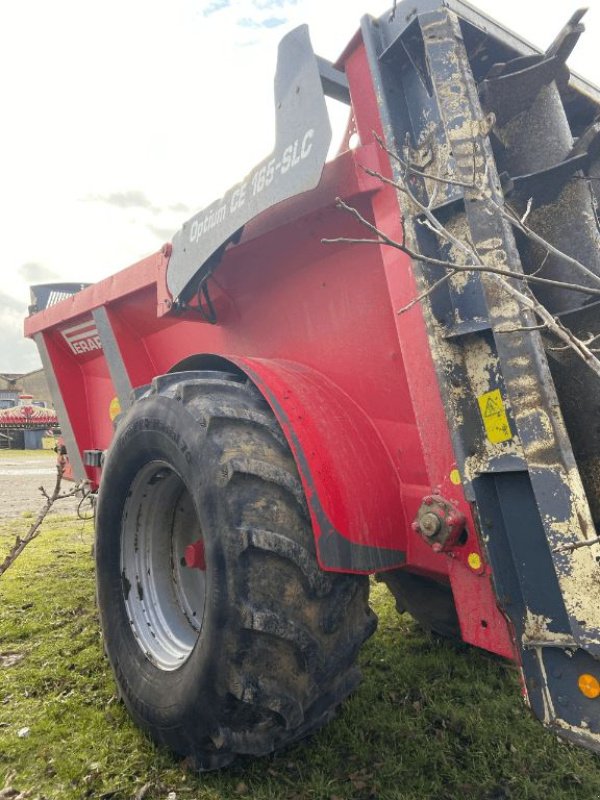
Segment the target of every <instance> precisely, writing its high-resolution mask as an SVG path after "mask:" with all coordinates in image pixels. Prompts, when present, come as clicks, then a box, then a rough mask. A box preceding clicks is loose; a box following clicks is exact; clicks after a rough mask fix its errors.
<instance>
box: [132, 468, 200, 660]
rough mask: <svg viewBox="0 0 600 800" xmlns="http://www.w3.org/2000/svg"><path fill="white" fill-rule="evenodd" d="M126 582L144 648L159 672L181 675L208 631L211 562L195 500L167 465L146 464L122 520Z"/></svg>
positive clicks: (134, 625)
mask: <svg viewBox="0 0 600 800" xmlns="http://www.w3.org/2000/svg"><path fill="white" fill-rule="evenodd" d="M121 578H122V588H123V597H124V601H125V607H126V610H127V615H128V618H129V624H130V625H131V628H132V631H133V634H134V636H135V638H136V640H137V642H138V644H139V646H140V647H141V649H142V650H143V651H144V653H145V655H146V657H147V658H148V659H149V660H150V661H151V662H152V663H153V664H154V665H155V666H157V667H158V668H159V669H163V670H166V671H172V670H175V669H178V668H179V667H180V666H182V665H183V664H184V663H185V662H186V661H187V659H188V658H189V657H190V655H191V653H192V651H193V649H194V646H195V644H196V641H197V640H198V636H199V634H200V631H201V629H202V621H203V617H204V602H205V592H206V561H205V554H204V540H203V538H202V531H201V529H200V523H199V521H198V516H197V513H196V509H195V506H194V502H193V500H192V497H191V494H190V493H189V491H188V489H187V487H186V485H185V483H184V482H183V480H182V478H181V477H180V476H179V475H178V474H177V473H176V472H175V471H174V470H173V469H172V468H171V467H170V466H169V465H168V464H166V463H165V462H162V461H152V462H150V463H148V464H146V465H145V466H144V467H143V468H142V469H141V470H140V471H139V472H138V474H137V476H136V478H135V480H134V481H133V483H132V485H131V489H130V493H129V497H128V500H127V503H126V505H125V509H124V513H123V523H122V538H121Z"/></svg>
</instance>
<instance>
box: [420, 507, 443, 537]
mask: <svg viewBox="0 0 600 800" xmlns="http://www.w3.org/2000/svg"><path fill="white" fill-rule="evenodd" d="M419 524H420V526H421V530H422V531H423V533H424V534H425V536H428V537H431V536H435V535H436V534H437V533H439V532H440V530H441V528H442V521H441V519H440V518H439V517H438V515H437V514H434V512H433V511H428V512H427V513H426V514H423V516H422V517H421V519H420V520H419Z"/></svg>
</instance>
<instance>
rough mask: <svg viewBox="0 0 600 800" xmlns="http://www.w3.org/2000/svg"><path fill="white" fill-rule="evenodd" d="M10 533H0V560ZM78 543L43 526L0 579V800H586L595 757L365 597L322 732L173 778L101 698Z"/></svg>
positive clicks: (113, 701)
mask: <svg viewBox="0 0 600 800" xmlns="http://www.w3.org/2000/svg"><path fill="white" fill-rule="evenodd" d="M24 525H26V520H25V519H23V518H21V519H16V520H12V521H4V522H3V523H0V554H2V553H3V552H4V551H5V549H6V548H7V546H8V544H9V541H10V539H11V537H13V536H14V535H15V533H17V532H19V531H20V530H22V526H24ZM91 543H92V528H91V524H90V523H83V522H81V521H79V520H76V519H73V518H72V517H54V518H52V519H51V521H50V522H48V524H47V527H46V529H45V532H44V533H43V534H42V536H41V537H40V538H39V539H38V540H37V541H36V542H34V543H33V544H32V545H31V547H30V548H29V549H28V550H27V551H26V552H25V553H24V554H23V555H22V556H21V558H20V559H19V561H18V562H17V563H16V564H15V566H14V567H13V568H12V569H11V570H9V572H8V573H7V574H6V575H5V576H4V578H2V580H1V581H0V797H1V796H2V787H3V786H5V785H7V781H8V782H9V783H10V785H12V786H14V787H15V788H17V789H20V790H21V791H23V790H30V791H31V792H32V794H31V798H36V797H37V798H47V800H54V798H56V799H57V800H81V799H82V798H102V800H109V799H110V798H114V800H120V799H121V798H131V799H132V800H133V798H135V797H136V794H137V796H138V797H139V798H141V797H144V798H146V800H154V799H156V800H158V799H159V798H160V799H161V800H167V798H170V800H173V798H174V797H176V798H177V800H182V799H183V800H187V799H189V800H194V799H195V800H200V799H202V800H229V799H230V798H231V800H234V799H235V798H240V797H249V798H258V799H259V800H263V799H264V800H267V799H270V800H273V799H274V798H289V799H290V800H300V799H301V798H310V799H311V800H312V799H314V800H317V799H319V800H320V799H322V800H342V799H344V800H345V799H346V798H351V799H352V800H376V799H377V798H380V799H381V800H383V799H386V800H387V798H390V800H391V799H392V798H398V799H400V798H404V799H405V800H409V799H410V800H424V798H435V799H436V800H450V799H451V798H452V799H454V798H461V800H462V799H470V798H476V799H477V800H507V799H508V798H511V799H512V800H526V799H527V798H545V799H546V800H548V799H552V800H554V798H556V800H560V799H561V798H577V800H587V798H599V797H600V758H598V757H595V756H593V755H591V754H590V753H588V752H585V751H582V750H578V749H575V748H572V747H570V746H568V745H565V744H562V743H559V742H558V741H557V740H556V739H555V738H554V737H552V736H551V735H550V734H548V733H546V732H544V731H543V730H542V728H541V726H540V725H539V724H538V723H536V722H535V721H534V720H533V719H532V718H531V717H530V715H529V713H528V712H527V710H526V709H525V708H524V706H523V704H522V702H521V700H520V697H519V689H518V684H517V675H516V672H515V671H514V669H513V668H512V667H510V666H509V665H507V664H506V663H505V662H503V661H500V660H498V659H495V658H493V657H491V656H488V655H486V654H485V653H480V652H478V651H476V650H474V649H470V648H467V647H460V646H456V645H452V644H449V643H447V642H443V641H440V640H437V639H434V638H432V637H430V636H428V635H426V634H424V633H422V632H421V631H420V630H419V629H418V628H417V627H416V626H415V625H414V624H413V623H412V622H411V620H410V619H409V618H408V617H406V616H398V615H397V614H396V612H395V610H394V608H393V603H392V601H391V600H390V598H389V596H388V594H387V591H386V590H385V589H384V588H383V587H382V586H380V585H375V586H374V587H373V596H372V599H373V606H374V608H375V609H376V611H377V613H378V615H379V619H380V624H379V630H378V632H377V634H376V635H375V636H374V637H373V639H372V640H371V641H370V642H369V643H368V644H367V646H366V647H365V648H364V651H363V653H362V659H361V661H362V666H363V672H364V682H363V684H362V686H361V688H360V690H359V691H358V692H357V693H356V694H355V695H354V696H353V697H352V698H351V699H350V701H349V702H347V703H346V704H345V705H344V707H343V708H342V710H341V712H340V714H339V716H338V718H337V720H336V721H335V722H334V723H333V724H331V725H329V726H328V727H327V728H325V729H324V730H322V731H321V732H320V733H319V734H317V735H316V736H314V737H313V738H311V739H309V740H307V741H306V742H305V743H303V744H302V745H299V746H296V747H294V748H293V749H290V750H288V751H287V752H285V753H283V754H280V755H278V756H277V757H275V758H269V759H259V760H256V761H254V762H253V761H247V762H244V763H240V764H239V765H238V766H236V767H235V768H233V769H229V770H226V771H223V772H222V773H210V774H204V775H196V774H193V773H191V772H189V771H186V770H185V769H184V768H183V767H182V766H181V765H180V764H179V763H178V762H177V761H176V760H175V759H174V758H172V757H171V756H170V755H169V754H168V753H165V752H163V751H160V750H158V749H156V748H155V747H154V746H153V745H152V743H151V742H149V741H148V740H147V739H146V738H145V737H144V736H143V734H141V733H140V732H139V731H138V730H137V729H136V728H135V727H134V726H133V725H132V724H131V722H130V721H129V718H128V716H127V713H126V712H125V709H124V708H123V706H122V705H121V704H120V703H119V701H118V700H117V698H116V697H115V693H114V686H113V682H112V678H111V675H110V672H109V669H108V666H107V663H106V661H105V659H104V656H103V653H102V642H101V637H100V632H99V629H98V619H97V614H96V609H95V606H94V567H93V561H92V558H91V557H90V549H91ZM23 728H28V729H29V730H28V732H27V735H25V736H19V731H21V733H22V732H23V731H22V729H23ZM170 793H171V794H170ZM172 793H175V794H174V795H173V794H172Z"/></svg>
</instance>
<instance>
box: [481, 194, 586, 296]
mask: <svg viewBox="0 0 600 800" xmlns="http://www.w3.org/2000/svg"><path fill="white" fill-rule="evenodd" d="M492 203H493V204H494V206H495V207H496V209H497V210H498V211H499V212H500V214H501V215H502V216H503V217H504V219H505V220H507V221H508V222H510V224H511V225H514V227H515V228H518V229H519V230H520V231H521V233H523V234H525V236H527V238H528V239H531V241H532V242H535V243H536V244H539V245H540V247H543V248H545V249H546V251H547V252H548V253H550V254H551V255H553V256H555V257H556V258H558V259H560V260H561V261H564V262H565V263H566V264H570V265H571V266H572V267H574V268H575V269H576V270H578V271H579V272H582V273H583V274H584V275H586V276H587V277H588V278H591V279H592V280H593V281H594V283H596V284H600V278H599V277H598V275H596V274H595V273H594V272H592V270H591V269H589V267H586V266H585V264H582V263H581V261H578V260H577V259H576V258H573V256H570V255H568V254H567V253H564V252H563V251H562V250H559V249H558V247H554V245H553V244H550V242H549V241H548V240H547V239H544V237H543V236H540V235H539V233H536V232H535V231H534V230H533V229H532V228H530V227H528V226H527V225H525V223H524V221H523V220H521V219H519V216H518V215H517V214H516V212H515V211H514V209H512V208H510V206H508V205H507V206H502V205H500V203H498V202H497V201H495V200H492ZM507 209H510V210H509V211H507ZM588 291H589V292H590V293H593V291H592V290H591V289H588Z"/></svg>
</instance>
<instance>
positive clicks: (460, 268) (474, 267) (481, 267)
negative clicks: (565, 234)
mask: <svg viewBox="0 0 600 800" xmlns="http://www.w3.org/2000/svg"><path fill="white" fill-rule="evenodd" d="M417 203H418V205H419V206H420V208H421V209H422V210H423V212H424V213H426V215H427V218H428V219H429V221H430V222H431V218H433V220H434V222H432V225H433V226H434V228H435V232H436V233H439V234H440V235H441V236H442V237H443V238H445V239H446V240H447V241H449V242H451V243H452V244H454V245H456V246H457V247H459V248H460V249H461V250H463V251H466V253H467V254H468V255H469V256H470V257H473V255H474V252H473V250H472V249H471V248H470V247H468V246H467V245H465V244H464V242H461V241H460V239H457V238H456V237H454V236H452V234H451V233H450V232H449V231H448V230H447V229H446V228H444V226H443V225H440V224H439V223H438V222H437V220H435V217H434V216H433V214H431V218H430V217H429V214H428V213H427V212H428V209H427V206H424V205H423V204H422V203H420V202H419V201H417ZM336 204H337V206H338V208H341V209H343V210H344V211H348V212H349V213H350V214H352V215H353V216H354V217H356V219H357V220H358V221H359V222H360V223H361V224H362V225H364V226H365V227H367V228H368V229H369V230H370V231H371V232H372V233H374V234H375V235H376V236H377V237H378V238H377V239H359V238H352V237H348V236H338V237H335V238H333V239H321V242H322V244H340V243H342V244H384V245H387V246H388V247H395V248H396V249H397V250H401V251H402V252H403V253H405V254H406V255H407V256H410V258H414V259H415V260H417V261H421V262H423V263H424V264H429V265H431V266H433V267H442V268H443V269H453V270H456V271H457V272H489V273H492V274H494V275H499V276H501V277H503V278H511V279H515V280H518V281H521V282H522V283H529V282H532V283H539V284H544V285H546V286H548V285H549V286H556V287H558V288H560V289H565V290H566V291H571V292H582V293H583V294H596V295H600V289H590V288H588V287H587V286H581V285H580V284H578V283H567V282H566V281H555V280H553V279H552V278H540V277H538V276H534V275H526V274H525V273H523V272H514V271H513V270H510V269H503V268H502V267H491V266H489V265H487V264H484V263H483V262H481V263H470V264H455V263H454V262H452V261H448V260H447V259H442V258H435V257H433V256H427V255H424V254H422V253H417V252H416V251H414V250H412V249H411V248H410V247H408V246H407V245H406V244H405V242H404V237H403V240H402V241H400V242H397V241H396V240H395V239H392V238H391V237H389V236H387V234H385V233H384V232H383V231H381V230H379V228H377V227H376V226H375V225H373V224H372V223H371V222H369V220H367V219H365V218H364V217H363V216H362V214H361V213H360V211H358V209H356V208H354V207H353V206H349V205H348V204H347V203H345V202H344V201H343V200H341V199H340V198H339V197H338V198H336ZM429 213H431V212H429Z"/></svg>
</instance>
